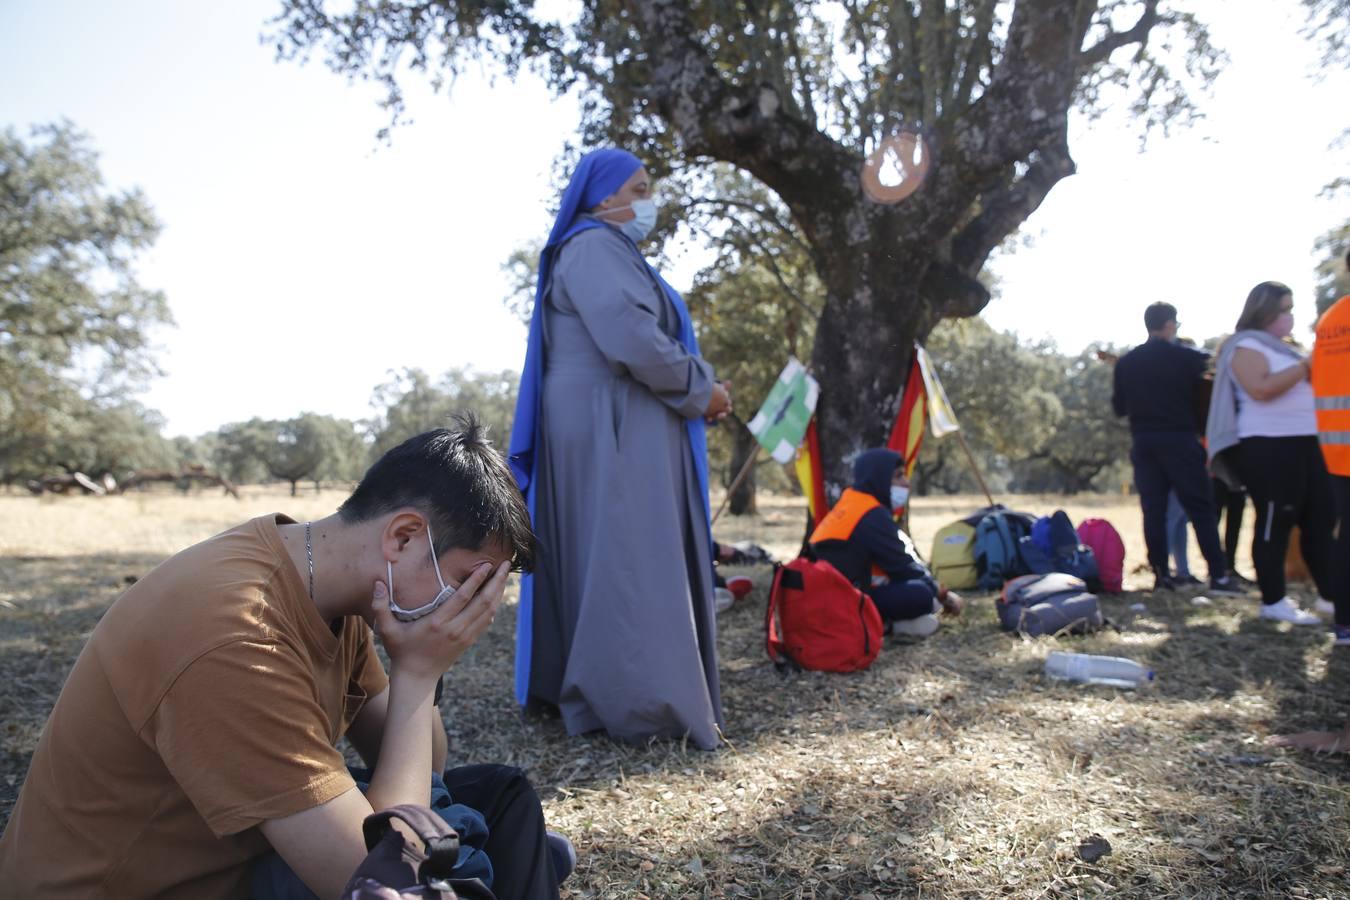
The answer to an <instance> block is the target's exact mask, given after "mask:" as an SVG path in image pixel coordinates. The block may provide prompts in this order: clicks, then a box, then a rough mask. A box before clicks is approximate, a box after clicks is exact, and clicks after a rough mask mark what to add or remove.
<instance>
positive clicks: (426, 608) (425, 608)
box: [384, 522, 459, 622]
mask: <svg viewBox="0 0 1350 900" xmlns="http://www.w3.org/2000/svg"><path fill="white" fill-rule="evenodd" d="M427 544H428V546H429V547H430V550H431V567H432V568H433V569H435V570H436V580H437V581H438V582H440V585H441V591H440V593H439V594H437V595H436V596H435V597H433V598H432V600H431V602H430V603H423V604H422V605H421V606H418V607H416V608H414V609H404V608H403V607H401V606H399V605H398V603H396V602H395V601H394V564H393V563H392V562H390V561H389V560H385V562H384V567H385V571H386V572H387V573H388V575H389V611H390V612H391V613H393V614H394V618H396V619H398V620H400V621H403V622H411V621H413V620H414V619H420V618H422V617H423V616H425V615H428V614H429V613H431V612H432V611H434V610H435V609H436V607H438V606H440V605H441V604H442V603H444V602H445V601H446V600H449V599H450V597H451V596H452V595H453V594H454V593H455V591H456V590H458V589H459V586H458V585H453V584H446V583H445V579H444V578H442V577H441V564H440V563H439V562H437V560H436V542H435V541H433V540H432V539H431V523H430V522H428V523H427Z"/></svg>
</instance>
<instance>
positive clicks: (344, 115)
mask: <svg viewBox="0 0 1350 900" xmlns="http://www.w3.org/2000/svg"><path fill="white" fill-rule="evenodd" d="M278 5H279V4H277V3H276V2H275V0H231V2H229V3H200V2H199V3H185V2H175V0H123V2H119V3H115V4H114V3H101V2H94V0H80V2H77V0H0V125H4V126H14V127H16V128H18V129H19V130H20V131H21V132H23V133H25V134H26V132H27V129H28V127H29V126H30V125H32V124H35V123H40V122H49V121H53V120H55V119H58V118H62V117H64V118H68V119H70V120H72V121H73V122H74V123H75V124H76V125H77V126H79V127H80V128H82V129H83V130H85V131H87V132H88V133H89V134H90V135H91V136H92V142H93V145H94V146H95V147H96V148H97V150H98V151H99V152H100V154H101V167H102V171H103V174H104V176H105V179H106V181H107V182H108V184H109V185H110V186H112V187H114V188H117V189H125V188H128V187H132V186H139V187H140V188H142V189H143V190H144V191H145V193H146V195H147V197H148V198H149V200H150V202H151V204H152V205H153V207H154V209H155V210H156V213H157V214H158V216H159V217H160V219H161V220H162V221H163V222H164V225H165V229H164V233H163V235H162V237H161V238H160V240H159V242H158V244H157V245H156V246H155V248H154V250H153V251H152V252H150V253H149V254H147V255H146V256H145V257H144V259H143V262H142V265H141V266H140V275H141V280H142V282H143V283H145V284H147V285H149V286H152V287H157V288H161V289H163V290H164V291H165V292H166V293H167V295H168V298H169V303H170V306H171V308H172V310H173V315H174V318H175V320H176V322H177V325H176V327H174V328H169V329H163V330H161V331H158V332H157V333H156V340H157V343H158V344H159V346H160V347H161V348H162V349H161V352H160V353H159V357H158V358H159V360H160V362H161V365H162V367H163V368H164V369H165V371H166V373H167V374H166V376H165V377H164V378H162V379H158V380H157V381H155V382H154V383H153V385H152V386H151V388H150V390H149V391H148V392H147V393H146V394H145V395H144V396H143V397H142V400H143V401H144V402H145V403H146V404H147V405H148V406H151V407H153V408H156V409H158V410H160V411H161V412H162V413H163V414H164V415H165V416H166V417H167V419H168V423H169V427H168V433H169V434H171V435H172V434H189V435H197V434H200V433H202V432H205V431H209V430H211V429H214V428H216V427H218V426H220V425H221V424H224V423H226V422H231V421H238V420H241V419H247V418H249V417H251V416H254V415H260V416H267V417H276V418H285V417H290V416H293V415H296V414H298V413H300V412H303V411H313V412H319V413H328V414H332V415H338V416H343V417H347V418H361V417H365V416H368V415H369V414H370V412H371V411H370V407H369V400H370V396H371V391H372V389H373V388H374V387H375V385H376V384H378V383H380V382H382V381H384V380H387V377H388V373H389V372H390V371H391V370H397V369H402V368H405V367H419V368H422V369H425V370H427V371H428V372H431V373H432V374H433V375H438V374H440V373H441V372H443V371H445V370H446V369H448V368H450V367H451V366H456V365H470V366H473V367H475V368H478V369H483V370H495V369H502V368H507V369H515V368H518V367H519V366H520V363H521V360H522V357H523V354H524V329H523V328H522V327H521V326H520V325H519V324H518V323H517V322H516V321H515V320H514V319H513V318H512V316H511V315H510V314H509V313H508V312H507V311H506V309H505V307H504V306H503V303H502V299H503V297H504V295H505V292H506V289H507V288H506V279H505V278H504V277H503V275H502V273H501V270H500V266H501V263H502V262H503V261H504V260H505V259H506V257H507V256H508V255H509V254H510V252H511V251H512V250H513V249H515V248H516V247H517V246H519V245H521V244H522V243H525V242H527V241H532V240H537V239H539V238H540V237H541V236H542V235H543V234H545V233H546V231H547V229H548V227H549V224H550V222H549V218H548V212H547V211H548V207H549V206H550V203H551V200H552V193H553V190H554V189H553V187H552V186H551V185H550V181H549V174H550V165H551V162H552V160H553V158H554V157H555V155H556V154H557V152H558V151H559V149H560V148H561V146H562V144H563V142H564V141H565V140H567V139H568V138H570V137H572V136H573V135H574V133H575V130H576V126H577V122H578V113H577V110H576V106H575V103H573V102H571V101H570V100H568V99H563V100H557V99H555V98H553V97H551V95H550V94H549V92H548V91H547V90H546V89H545V88H544V86H543V84H542V83H541V82H539V81H538V80H537V79H535V78H533V77H530V76H523V77H522V78H520V79H519V80H518V81H517V82H515V83H512V82H509V81H506V80H504V79H498V80H497V81H496V82H495V83H489V82H488V80H487V79H486V78H484V77H481V75H480V74H478V73H470V74H467V75H465V76H464V77H462V78H461V79H460V81H459V83H458V84H457V85H456V86H455V88H454V90H453V92H452V93H451V95H450V96H449V98H447V97H445V96H436V95H433V94H432V93H431V92H430V91H429V90H427V89H424V88H422V87H421V86H420V85H418V84H417V83H416V82H415V81H411V82H409V88H410V90H409V96H408V100H409V111H410V113H411V115H412V116H413V117H414V118H415V120H416V121H415V122H414V124H412V125H409V126H405V127H403V128H400V129H398V130H397V131H396V132H395V133H394V138H393V143H392V145H388V146H386V145H383V144H378V143H377V142H376V140H375V138H374V134H375V131H376V130H377V129H378V128H379V127H380V126H381V125H383V124H384V121H385V116H384V113H383V112H382V111H380V110H379V109H378V108H377V107H376V105H375V101H376V100H377V99H378V97H379V93H378V90H377V89H376V88H375V87H373V86H371V85H368V84H361V83H357V84H355V85H349V84H348V83H347V82H345V81H344V80H343V79H341V78H339V77H338V76H336V75H333V74H332V73H330V72H329V71H328V70H327V69H326V68H324V67H323V66H322V65H319V64H317V63H311V64H310V65H308V66H304V67H301V66H299V65H296V64H293V63H276V62H274V61H273V58H272V52H271V50H270V48H268V47H266V46H263V45H261V44H260V43H259V40H258V36H259V34H260V32H261V30H262V24H263V22H264V21H265V20H266V19H267V18H268V17H269V16H271V15H272V14H273V13H274V12H275V10H276V8H277V6H278ZM1196 6H1197V8H1198V11H1199V13H1200V15H1201V16H1202V17H1203V18H1204V19H1205V20H1206V21H1208V22H1210V23H1211V25H1212V28H1213V32H1214V38H1215V40H1216V42H1217V43H1218V44H1219V45H1220V46H1222V47H1224V48H1225V49H1226V50H1227V51H1228V52H1229V54H1230V55H1231V57H1232V61H1231V64H1230V66H1229V67H1228V69H1227V70H1226V71H1225V73H1224V74H1223V75H1222V76H1221V77H1220V79H1219V81H1218V83H1217V84H1216V86H1215V90H1214V95H1213V96H1212V97H1211V98H1209V99H1208V100H1205V101H1202V102H1203V108H1204V109H1205V111H1206V112H1207V114H1208V118H1207V119H1206V120H1204V121H1202V122H1201V123H1200V124H1199V125H1198V126H1196V127H1194V128H1192V129H1190V130H1181V131H1174V132H1173V134H1172V136H1171V137H1170V138H1164V137H1163V136H1162V135H1161V134H1158V135H1155V137H1154V139H1153V141H1152V142H1151V143H1150V145H1149V147H1148V149H1147V150H1146V151H1145V152H1144V153H1142V154H1141V153H1140V152H1139V151H1138V141H1137V139H1136V138H1137V128H1136V127H1135V126H1134V125H1133V124H1132V123H1129V122H1128V121H1126V120H1125V119H1124V118H1123V117H1119V116H1117V117H1111V118H1108V119H1106V120H1103V121H1099V122H1097V123H1086V122H1082V121H1079V122H1077V123H1076V124H1075V126H1074V130H1073V138H1072V142H1071V147H1072V151H1073V155H1074V157H1075V159H1076V160H1077V162H1078V169H1079V174H1077V175H1075V176H1074V177H1072V178H1069V179H1067V180H1065V181H1064V182H1061V183H1060V185H1059V186H1057V187H1056V188H1055V190H1054V191H1053V192H1052V193H1051V195H1050V197H1049V199H1048V200H1047V201H1046V203H1045V205H1044V206H1043V207H1042V208H1041V210H1040V211H1039V212H1038V213H1037V214H1036V215H1035V216H1033V217H1032V219H1031V220H1030V222H1029V223H1028V226H1027V230H1028V232H1029V233H1031V234H1032V235H1034V237H1035V240H1034V245H1033V246H1032V247H1031V248H1029V249H1022V250H1019V251H1018V252H1017V253H1015V254H1013V255H1009V256H1003V257H1001V258H999V259H998V260H997V261H996V262H995V264H994V266H993V268H994V271H995V272H997V274H998V275H999V276H1000V278H1001V279H1002V285H1001V286H1002V297H1001V298H1000V299H999V300H997V301H996V302H995V303H994V304H991V306H990V308H989V309H988V311H987V313H986V317H987V318H988V320H989V321H990V322H991V323H992V324H993V325H995V326H996V327H998V328H1006V329H1013V330H1016V331H1018V332H1019V333H1022V334H1024V335H1027V336H1028V337H1044V336H1049V337H1052V338H1053V339H1054V340H1055V341H1056V342H1057V343H1058V344H1059V345H1060V346H1061V347H1062V348H1064V349H1066V350H1077V349H1079V348H1081V347H1082V346H1084V345H1085V344H1087V343H1088V342H1090V341H1093V340H1113V341H1118V342H1124V341H1131V340H1135V339H1137V338H1139V337H1140V336H1141V332H1142V324H1141V321H1142V314H1143V307H1144V306H1145V305H1147V304H1148V303H1149V302H1152V301H1153V300H1156V299H1165V300H1169V301H1171V302H1173V303H1175V304H1176V305H1177V306H1178V307H1179V309H1180V315H1179V318H1180V319H1181V320H1182V332H1183V334H1189V335H1192V336H1194V337H1196V338H1204V337H1208V336H1210V335H1213V334H1218V333H1221V332H1223V331H1225V330H1226V329H1228V328H1229V327H1231V324H1232V322H1233V321H1234V320H1235V319H1236V318H1237V314H1238V311H1239V309H1240V307H1241V304H1242V300H1243V298H1244V297H1245V296H1246V293H1247V291H1248V290H1249V289H1250V288H1251V286H1252V285H1254V284H1256V283H1257V282H1259V281H1264V280H1269V279H1274V280H1280V281H1285V282H1287V283H1288V284H1290V285H1291V286H1292V287H1293V288H1294V290H1295V296H1296V300H1297V303H1298V304H1299V306H1298V309H1297V312H1298V313H1299V314H1300V315H1301V318H1302V320H1303V322H1304V323H1307V322H1308V321H1309V320H1310V319H1311V312H1312V283H1313V274H1312V269H1313V264H1314V260H1313V257H1312V254H1311V250H1312V242H1313V240H1314V239H1315V238H1316V236H1317V235H1318V234H1320V233H1322V232H1323V231H1325V230H1327V229H1328V228H1330V227H1331V226H1332V225H1334V224H1336V223H1338V222H1339V221H1343V220H1344V219H1345V218H1347V216H1350V210H1348V209H1346V205H1347V204H1346V203H1345V202H1344V201H1343V200H1342V201H1341V202H1339V203H1335V202H1332V201H1329V200H1324V199H1318V198H1317V193H1318V191H1319V189H1320V188H1321V186H1322V185H1323V184H1324V183H1326V182H1328V181H1330V180H1331V179H1332V178H1334V177H1336V175H1338V174H1343V173H1344V171H1345V170H1346V169H1347V168H1350V165H1348V163H1350V150H1340V151H1332V150H1329V149H1328V148H1329V145H1330V143H1331V142H1332V140H1333V139H1334V138H1335V136H1336V135H1337V134H1339V133H1340V132H1341V130H1342V129H1344V128H1345V127H1346V126H1347V125H1350V122H1347V121H1346V116H1345V113H1344V110H1345V108H1346V106H1345V98H1346V97H1347V96H1350V77H1347V74H1346V73H1344V72H1335V73H1332V75H1331V76H1330V77H1328V78H1326V80H1324V81H1322V82H1320V83H1318V82H1315V81H1313V80H1311V79H1310V78H1309V75H1311V74H1313V73H1315V71H1316V59H1317V50H1316V48H1315V47H1313V46H1311V45H1309V44H1308V43H1307V42H1306V41H1305V40H1304V39H1303V38H1301V37H1299V35H1298V29H1299V27H1300V26H1301V24H1302V21H1303V20H1302V16H1301V13H1300V11H1299V5H1298V4H1297V2H1295V0H1281V2H1269V3H1245V2H1244V3H1241V4H1237V3H1220V2H1209V3H1198V4H1196ZM686 268H690V267H686ZM673 275H674V277H673V279H672V280H673V281H674V282H675V284H676V286H677V287H678V286H683V285H684V284H687V282H688V280H689V277H690V276H691V275H692V271H691V270H690V271H676V272H675V273H673ZM740 399H741V402H742V403H743V404H745V405H757V404H758V401H759V400H760V399H761V398H748V397H747V398H740ZM954 399H955V398H954Z"/></svg>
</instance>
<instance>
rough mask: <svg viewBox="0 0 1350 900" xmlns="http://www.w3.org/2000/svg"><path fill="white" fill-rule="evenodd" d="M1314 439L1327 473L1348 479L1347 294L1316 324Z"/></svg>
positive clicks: (1349, 341) (1349, 368) (1349, 364)
mask: <svg viewBox="0 0 1350 900" xmlns="http://www.w3.org/2000/svg"><path fill="white" fill-rule="evenodd" d="M1312 388H1313V395H1314V396H1315V397H1316V398H1317V399H1316V404H1317V439H1318V441H1319V442H1320V443H1321V445H1322V456H1323V457H1324V458H1325V459H1326V461H1327V471H1328V472H1330V473H1331V474H1333V475H1343V476H1350V294H1347V295H1346V296H1344V297H1342V298H1341V299H1339V300H1337V301H1336V302H1335V303H1334V304H1332V307H1331V309H1329V310H1327V311H1326V313H1325V314H1323V316H1322V318H1321V319H1319V320H1318V322H1317V343H1315V344H1314V345H1313V354H1312Z"/></svg>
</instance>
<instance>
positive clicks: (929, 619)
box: [891, 613, 941, 637]
mask: <svg viewBox="0 0 1350 900" xmlns="http://www.w3.org/2000/svg"><path fill="white" fill-rule="evenodd" d="M939 627H941V624H940V623H939V622H938V617H937V616H935V615H933V614H932V613H925V614H924V615H922V616H916V617H915V618H913V619H896V620H895V621H893V622H891V634H903V635H906V636H908V637H928V636H929V635H930V634H932V633H933V632H935V631H937V630H938V628H939Z"/></svg>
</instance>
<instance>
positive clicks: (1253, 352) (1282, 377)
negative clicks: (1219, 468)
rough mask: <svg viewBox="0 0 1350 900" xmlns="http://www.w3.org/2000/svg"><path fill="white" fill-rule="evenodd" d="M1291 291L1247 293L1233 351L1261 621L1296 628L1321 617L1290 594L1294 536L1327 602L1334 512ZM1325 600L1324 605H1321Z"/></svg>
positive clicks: (1265, 286)
mask: <svg viewBox="0 0 1350 900" xmlns="http://www.w3.org/2000/svg"><path fill="white" fill-rule="evenodd" d="M1293 308H1294V298H1293V294H1292V292H1291V291H1290V290H1289V288H1288V287H1286V286H1285V285H1283V284H1280V283H1279V282H1277V281H1266V282H1262V283H1261V284H1258V285H1257V286H1256V287H1255V288H1253V289H1252V291H1251V293H1250V294H1248V295H1247V303H1246V306H1245V307H1244V308H1243V310H1242V316H1241V317H1240V318H1239V319H1238V323H1237V331H1238V333H1237V334H1236V335H1234V337H1233V340H1235V341H1236V342H1237V343H1236V347H1235V349H1234V350H1233V353H1232V361H1231V363H1230V366H1231V368H1232V374H1233V380H1234V382H1236V393H1237V407H1238V408H1237V432H1238V437H1239V438H1240V440H1239V442H1238V445H1237V448H1236V449H1237V453H1236V461H1237V468H1238V472H1239V474H1240V475H1241V476H1242V480H1243V481H1244V482H1245V483H1246V486H1247V490H1248V491H1249V492H1250V494H1251V497H1252V502H1253V504H1254V505H1255V507H1256V534H1255V535H1254V536H1253V538H1252V562H1253V563H1254V564H1255V566H1256V581H1257V584H1258V585H1260V587H1261V601H1262V607H1261V616H1262V618H1266V619H1275V620H1277V621H1282V622H1291V623H1293V624H1295V625H1318V624H1321V621H1322V620H1321V619H1319V618H1318V617H1317V616H1315V615H1313V614H1312V613H1311V612H1308V611H1306V610H1303V609H1300V608H1299V606H1298V604H1297V603H1295V602H1294V600H1293V599H1292V598H1291V597H1289V596H1287V595H1286V594H1285V587H1286V585H1285V576H1284V565H1285V555H1286V553H1287V552H1288V549H1289V536H1290V531H1291V530H1292V529H1293V527H1294V526H1295V525H1297V526H1298V527H1299V545H1300V549H1302V551H1303V558H1304V561H1305V562H1306V563H1307V564H1308V570H1309V571H1310V572H1311V573H1312V576H1313V579H1314V581H1316V582H1317V587H1318V590H1319V592H1320V593H1321V595H1322V596H1323V597H1325V596H1327V595H1328V593H1329V590H1330V584H1329V583H1328V577H1329V573H1330V568H1329V563H1330V554H1331V532H1332V528H1333V527H1334V523H1335V510H1334V509H1333V507H1332V502H1331V483H1330V480H1329V478H1328V476H1327V470H1326V465H1325V463H1324V462H1323V459H1322V451H1321V449H1320V448H1319V447H1318V444H1317V415H1316V412H1315V411H1314V407H1313V392H1312V385H1311V384H1310V383H1309V381H1308V377H1309V375H1310V374H1311V371H1312V370H1311V367H1310V364H1309V362H1308V359H1307V357H1306V356H1305V355H1304V354H1303V353H1302V352H1301V351H1299V350H1297V349H1296V348H1295V347H1293V346H1292V345H1289V344H1288V343H1287V338H1288V337H1289V335H1290V334H1291V333H1292V332H1293V330H1294V314H1293ZM1323 603H1325V604H1326V606H1327V607H1328V609H1329V608H1330V603H1329V602H1327V601H1325V600H1321V599H1319V600H1318V608H1319V611H1320V610H1321V605H1322V604H1323Z"/></svg>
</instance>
